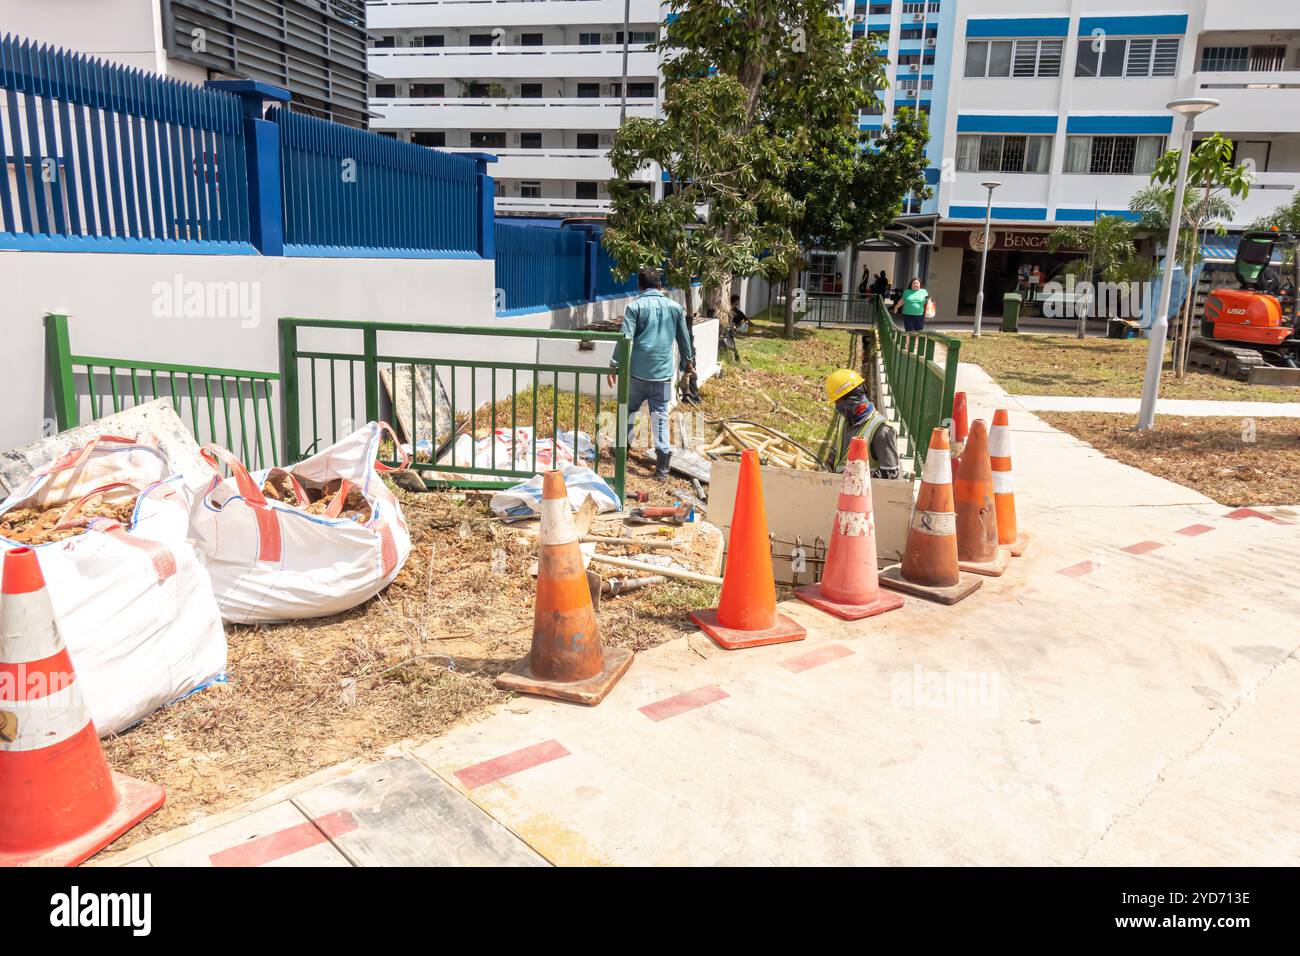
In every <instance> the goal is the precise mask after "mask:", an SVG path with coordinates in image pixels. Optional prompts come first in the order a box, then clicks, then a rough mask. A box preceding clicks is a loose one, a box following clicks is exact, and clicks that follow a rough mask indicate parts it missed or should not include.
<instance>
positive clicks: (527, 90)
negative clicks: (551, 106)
mask: <svg viewBox="0 0 1300 956" xmlns="http://www.w3.org/2000/svg"><path fill="white" fill-rule="evenodd" d="M519 95H520V96H522V97H523V98H524V99H528V100H540V99H541V98H542V84H540V83H520V84H519Z"/></svg>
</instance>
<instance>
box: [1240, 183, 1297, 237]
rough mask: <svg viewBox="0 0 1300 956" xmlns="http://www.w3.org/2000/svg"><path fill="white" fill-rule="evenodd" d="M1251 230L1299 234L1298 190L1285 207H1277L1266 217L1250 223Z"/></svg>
mask: <svg viewBox="0 0 1300 956" xmlns="http://www.w3.org/2000/svg"><path fill="white" fill-rule="evenodd" d="M1250 228H1252V229H1277V230H1278V231H1280V232H1300V190H1297V191H1296V194H1295V195H1294V196H1292V197H1291V201H1290V202H1289V203H1287V204H1286V205H1285V206H1278V207H1277V208H1276V209H1274V210H1273V211H1272V212H1271V213H1269V214H1268V215H1267V216H1261V217H1260V218H1258V219H1256V220H1255V221H1254V222H1253V223H1251V225H1250Z"/></svg>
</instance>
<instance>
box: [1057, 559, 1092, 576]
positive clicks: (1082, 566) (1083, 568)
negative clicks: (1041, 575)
mask: <svg viewBox="0 0 1300 956" xmlns="http://www.w3.org/2000/svg"><path fill="white" fill-rule="evenodd" d="M1097 567H1098V565H1096V564H1093V563H1092V562H1091V561H1080V562H1079V563H1078V564H1072V565H1070V566H1069V567H1068V568H1060V569H1058V570H1057V572H1056V573H1057V574H1064V575H1065V576H1066V577H1067V578H1081V577H1083V576H1084V575H1085V574H1092V572H1093V571H1096V570H1097Z"/></svg>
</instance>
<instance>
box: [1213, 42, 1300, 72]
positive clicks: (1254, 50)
mask: <svg viewBox="0 0 1300 956" xmlns="http://www.w3.org/2000/svg"><path fill="white" fill-rule="evenodd" d="M1284 69H1286V47H1284V46H1209V47H1206V48H1205V49H1204V50H1203V51H1201V70H1202V71H1204V72H1208V73H1236V72H1240V71H1243V70H1259V71H1263V72H1271V71H1273V70H1284Z"/></svg>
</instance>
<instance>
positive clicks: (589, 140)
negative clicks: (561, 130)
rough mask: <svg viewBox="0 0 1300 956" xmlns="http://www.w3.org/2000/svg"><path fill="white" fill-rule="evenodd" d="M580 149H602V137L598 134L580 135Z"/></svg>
mask: <svg viewBox="0 0 1300 956" xmlns="http://www.w3.org/2000/svg"><path fill="white" fill-rule="evenodd" d="M578 149H600V135H599V134H598V133H579V134H578Z"/></svg>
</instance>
